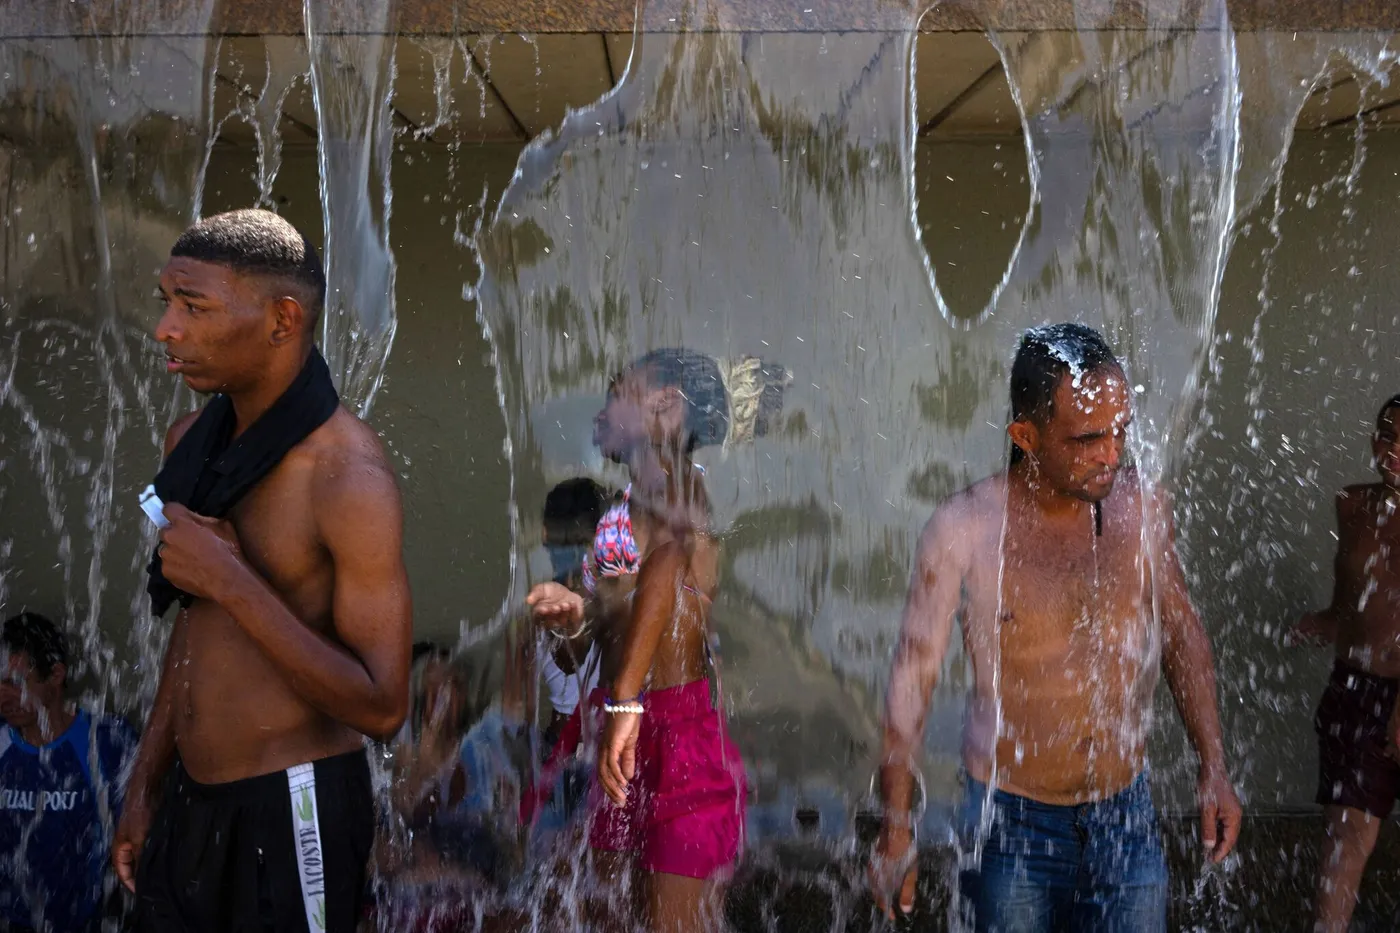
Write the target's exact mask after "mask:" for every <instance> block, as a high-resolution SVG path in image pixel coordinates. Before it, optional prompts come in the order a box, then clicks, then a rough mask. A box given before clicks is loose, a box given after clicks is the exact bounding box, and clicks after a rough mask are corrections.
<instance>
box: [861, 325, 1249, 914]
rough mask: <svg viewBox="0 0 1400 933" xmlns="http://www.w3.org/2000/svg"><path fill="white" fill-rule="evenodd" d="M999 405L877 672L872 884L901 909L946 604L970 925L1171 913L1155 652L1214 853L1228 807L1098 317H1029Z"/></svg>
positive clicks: (1206, 706)
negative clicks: (1008, 454)
mask: <svg viewBox="0 0 1400 933" xmlns="http://www.w3.org/2000/svg"><path fill="white" fill-rule="evenodd" d="M1011 408H1012V423H1011V425H1010V426H1009V427H1008V429H1007V433H1008V434H1009V435H1010V437H1011V441H1012V443H1013V444H1014V445H1015V446H1014V451H1013V455H1012V463H1011V466H1010V468H1009V469H1007V470H1006V471H1005V472H1003V473H999V474H997V475H995V476H992V477H989V478H988V479H985V480H983V481H981V482H980V483H977V484H976V485H974V486H972V487H970V488H968V489H965V490H963V491H962V492H959V493H957V494H955V495H954V496H952V497H951V498H949V499H948V500H947V501H945V502H944V503H943V504H942V505H940V506H939V507H938V509H937V511H935V512H934V515H933V518H932V519H931V520H930V521H929V523H928V525H927V527H926V528H925V529H924V532H923V536H922V538H921V540H920V544H919V550H918V555H917V563H916V565H915V568H914V572H913V579H912V582H911V583H910V587H909V596H908V601H907V603H906V605H905V610H904V619H903V630H902V634H901V638H900V642H899V647H898V649H897V653H896V656H895V662H894V669H893V672H892V674H891V677H890V685H889V696H888V702H887V709H886V718H885V749H884V763H883V767H882V770H881V787H882V790H883V796H884V801H885V808H886V810H885V822H884V827H883V830H882V833H881V836H880V840H879V843H878V846H877V849H876V853H875V858H874V863H873V865H872V876H873V878H872V880H873V882H874V885H875V889H876V893H877V896H879V897H880V898H881V902H882V903H883V904H886V905H892V903H893V901H894V899H895V898H892V897H891V894H892V893H893V894H895V895H896V897H897V901H898V904H899V907H900V909H901V910H902V911H903V912H905V913H908V912H909V911H911V910H912V909H913V901H914V881H915V878H914V868H913V867H912V860H913V857H914V850H913V832H912V828H911V825H910V809H911V803H912V797H913V790H914V786H913V785H914V776H913V771H912V769H913V767H914V756H915V754H916V751H917V749H918V745H919V741H920V738H921V736H922V734H923V726H924V716H925V714H926V711H927V708H928V702H929V696H930V694H931V692H932V690H933V687H934V684H935V682H936V681H937V679H938V675H939V672H940V671H941V670H942V667H943V661H944V658H945V656H946V654H947V650H948V642H949V639H950V637H951V634H952V630H953V623H954V620H955V619H958V618H960V619H961V622H962V631H963V640H964V644H965V647H966V652H967V655H968V657H969V658H971V660H972V665H973V673H974V683H973V687H972V690H971V694H970V696H969V697H968V709H967V713H966V718H965V727H964V733H963V764H964V768H965V770H966V778H965V782H964V783H965V788H964V794H965V796H964V803H963V811H962V815H961V818H960V823H961V833H962V845H963V851H964V855H965V856H970V857H969V858H968V859H967V860H966V861H965V862H964V871H963V874H962V881H961V894H962V898H963V909H964V910H965V911H967V912H969V913H970V914H971V920H972V922H973V927H974V928H975V929H976V930H978V931H998V933H1037V931H1047V933H1048V931H1051V930H1056V931H1073V933H1082V931H1122V933H1153V931H1165V930H1166V904H1167V877H1166V864H1165V860H1164V857H1163V853H1162V846H1161V841H1160V838H1159V836H1158V829H1157V818H1156V813H1155V811H1154V809H1153V805H1152V796H1151V790H1150V787H1149V784H1148V776H1147V762H1146V742H1147V735H1148V730H1149V727H1150V725H1151V715H1152V695H1153V692H1154V688H1155V686H1156V683H1157V673H1158V669H1159V667H1160V669H1161V670H1162V671H1163V672H1165V674H1166V676H1167V684H1168V686H1169V687H1170V688H1171V692H1172V695H1173V696H1174V697H1175V699H1176V703H1177V708H1178V709H1179V710H1180V712H1181V715H1182V719H1183V720H1184V722H1185V724H1186V730H1187V733H1188V734H1189V736H1190V739H1191V744H1192V746H1193V747H1194V748H1195V750H1196V753H1197V755H1198V756H1199V759H1200V772H1199V784H1198V794H1199V802H1200V812H1201V828H1202V835H1203V837H1204V839H1203V841H1204V845H1205V849H1206V855H1207V856H1208V857H1210V858H1212V859H1214V860H1216V861H1219V860H1221V859H1223V858H1225V856H1226V855H1227V854H1228V853H1229V852H1230V850H1231V848H1232V847H1233V846H1234V844H1235V840H1236V838H1237V836H1238V833H1239V824H1240V805H1239V801H1238V799H1237V797H1236V796H1235V791H1234V789H1233V787H1232V786H1231V784H1230V780H1229V777H1228V775H1227V773H1226V769H1225V760H1224V749H1223V747H1222V744H1221V737H1220V722H1219V717H1218V715H1217V711H1216V696H1215V674H1214V670H1213V664H1212V660H1211V652H1210V644H1209V641H1208V640H1207V638H1206V634H1205V631H1204V630H1203V629H1202V627H1201V622H1200V619H1199V618H1198V617H1197V616H1196V613H1195V611H1194V610H1193V609H1192V607H1191V603H1190V600H1189V598H1188V595H1187V590H1186V581H1185V580H1184V578H1183V576H1182V572H1181V567H1180V565H1179V564H1178V562H1177V557H1176V551H1175V546H1174V543H1173V530H1172V516H1171V504H1170V501H1169V500H1168V498H1167V496H1166V495H1165V494H1164V493H1163V492H1162V491H1160V490H1157V489H1154V488H1153V487H1152V486H1151V485H1149V484H1148V483H1146V482H1144V481H1143V480H1142V479H1141V478H1140V477H1139V476H1138V475H1137V474H1136V471H1134V470H1131V469H1129V470H1123V469H1121V460H1122V455H1123V446H1124V440H1125V436H1126V433H1127V430H1128V426H1129V423H1130V421H1131V419H1132V408H1131V405H1130V398H1129V389H1128V383H1127V381H1126V379H1125V377H1124V374H1123V370H1122V367H1121V366H1120V365H1119V363H1118V361H1117V360H1116V359H1115V358H1114V355H1113V353H1112V351H1111V350H1110V349H1109V348H1108V346H1107V344H1105V343H1104V341H1103V338H1102V337H1100V336H1099V335H1098V334H1097V333H1095V332H1094V331H1093V330H1090V329H1089V328H1087V327H1083V326H1080V325H1075V324H1059V325H1054V326H1050V327H1042V328H1037V329H1034V330H1031V331H1028V332H1027V333H1026V334H1025V336H1024V338H1023V339H1022V341H1021V345H1020V348H1019V350H1018V352H1017V354H1016V360H1015V362H1014V364H1013V366H1012V371H1011ZM1120 474H1121V475H1120ZM1118 480H1122V481H1118ZM1154 606H1155V607H1156V611H1155V612H1154ZM998 707H999V709H1000V715H998ZM989 785H990V786H989ZM979 855H980V858H978V856H979ZM901 882H902V885H901ZM896 888H899V890H898V891H897V892H896V891H895V889H896ZM886 910H887V912H890V913H891V914H892V913H893V911H892V909H891V906H886Z"/></svg>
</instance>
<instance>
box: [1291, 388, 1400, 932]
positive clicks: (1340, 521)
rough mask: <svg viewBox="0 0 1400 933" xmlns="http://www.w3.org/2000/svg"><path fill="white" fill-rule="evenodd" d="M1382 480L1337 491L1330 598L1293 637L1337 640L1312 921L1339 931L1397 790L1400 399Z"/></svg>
mask: <svg viewBox="0 0 1400 933" xmlns="http://www.w3.org/2000/svg"><path fill="white" fill-rule="evenodd" d="M1371 457H1372V463H1373V465H1374V467H1375V469H1376V471H1377V472H1378V473H1379V474H1380V482H1379V483H1370V484H1367V485H1361V486H1348V487H1347V488H1346V489H1344V490H1342V492H1341V493H1340V494H1339V495H1338V496H1337V557H1336V561H1335V563H1334V564H1333V574H1334V579H1333V589H1332V604H1331V605H1330V606H1328V607H1327V608H1326V609H1324V610H1322V611H1321V612H1310V613H1308V614H1306V615H1305V616H1303V618H1302V619H1301V620H1300V621H1299V623H1298V626H1297V627H1296V628H1295V629H1294V630H1293V632H1292V633H1290V634H1291V638H1290V641H1294V642H1311V643H1314V644H1324V645H1325V644H1335V646H1336V661H1335V663H1334V664H1333V667H1332V677H1331V679H1330V680H1329V681H1328V683H1327V689H1326V690H1324V691H1323V694H1322V701H1321V702H1320V703H1319V704H1318V708H1317V716H1316V719H1315V728H1316V729H1317V740H1318V765H1319V775H1318V787H1317V802H1318V803H1320V804H1322V808H1323V810H1322V812H1323V819H1324V822H1325V824H1326V833H1325V837H1324V839H1323V845H1322V864H1321V869H1320V871H1319V872H1318V883H1317V903H1316V907H1315V914H1314V924H1315V925H1314V927H1313V929H1314V930H1315V931H1317V933H1344V931H1345V930H1346V929H1347V926H1348V924H1350V922H1351V914H1352V911H1353V910H1355V909H1356V898H1357V892H1358V890H1359V889H1360V887H1361V876H1362V874H1363V873H1364V872H1365V870H1366V861H1367V860H1368V859H1369V858H1370V857H1371V850H1372V849H1374V848H1375V846H1376V837H1377V835H1378V834H1379V833H1380V828H1381V823H1382V822H1384V821H1385V820H1386V819H1387V818H1388V817H1389V816H1390V812H1391V810H1393V809H1394V808H1395V797H1396V794H1400V706H1397V702H1398V701H1400V570H1397V564H1396V562H1395V560H1394V559H1393V557H1392V554H1393V553H1394V552H1395V549H1396V548H1400V520H1397V519H1396V517H1395V513H1396V508H1397V506H1400V395H1397V396H1395V397H1393V398H1391V399H1390V400H1389V401H1387V402H1386V403H1385V405H1383V406H1382V407H1381V411H1380V414H1379V415H1378V416H1377V418H1376V431H1375V434H1374V435H1373V436H1372V438H1371Z"/></svg>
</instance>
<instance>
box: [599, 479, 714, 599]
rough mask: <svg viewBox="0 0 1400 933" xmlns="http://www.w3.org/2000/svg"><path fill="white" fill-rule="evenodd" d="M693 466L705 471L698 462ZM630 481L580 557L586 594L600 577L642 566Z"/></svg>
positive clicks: (688, 588) (622, 574) (627, 572)
mask: <svg viewBox="0 0 1400 933" xmlns="http://www.w3.org/2000/svg"><path fill="white" fill-rule="evenodd" d="M695 469H696V471H697V472H698V473H700V475H702V476H703V475H704V474H705V469H704V467H702V466H700V465H699V464H698V463H697V464H695ZM631 502H632V484H631V483H628V484H627V488H626V489H624V490H623V491H622V500H621V501H620V502H615V503H613V505H612V507H611V508H609V509H608V510H607V511H606V512H604V513H603V517H602V518H600V519H598V527H597V529H596V530H595V531H594V532H593V549H592V550H591V551H589V552H588V554H587V555H586V556H585V557H584V558H583V588H584V589H585V590H587V591H588V592H589V593H596V592H598V578H599V577H625V576H629V575H631V574H635V573H638V572H640V571H641V569H642V554H641V551H639V550H638V549H637V539H636V538H635V537H633V536H632V507H631ZM682 589H684V590H686V591H688V592H691V593H695V594H696V595H697V596H701V597H703V598H705V599H708V598H709V597H707V596H705V594H704V593H701V592H700V591H699V590H697V589H695V588H694V587H692V586H689V585H683V586H682Z"/></svg>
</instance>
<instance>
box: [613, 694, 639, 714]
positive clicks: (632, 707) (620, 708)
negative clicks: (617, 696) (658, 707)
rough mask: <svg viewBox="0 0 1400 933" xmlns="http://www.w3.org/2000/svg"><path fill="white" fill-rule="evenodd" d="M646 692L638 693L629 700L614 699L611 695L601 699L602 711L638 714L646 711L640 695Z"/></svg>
mask: <svg viewBox="0 0 1400 933" xmlns="http://www.w3.org/2000/svg"><path fill="white" fill-rule="evenodd" d="M645 695H646V694H643V693H639V694H637V695H636V696H635V697H633V698H632V699H630V700H623V701H621V702H616V701H614V700H613V699H612V698H611V697H609V698H607V699H605V700H603V712H605V713H636V714H638V715H640V714H642V713H645V712H646V707H645V706H643V705H642V697H643V696H645Z"/></svg>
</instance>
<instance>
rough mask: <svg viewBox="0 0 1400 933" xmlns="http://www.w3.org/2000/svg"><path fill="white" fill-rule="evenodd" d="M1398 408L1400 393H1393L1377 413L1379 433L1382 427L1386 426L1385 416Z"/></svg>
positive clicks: (1377, 429) (1399, 405)
mask: <svg viewBox="0 0 1400 933" xmlns="http://www.w3.org/2000/svg"><path fill="white" fill-rule="evenodd" d="M1397 408H1400V395H1392V396H1391V397H1390V398H1388V399H1386V402H1385V404H1384V405H1382V406H1381V410H1380V411H1379V412H1378V413H1377V414H1376V431H1377V433H1379V432H1380V430H1381V428H1383V427H1385V416H1386V415H1388V414H1390V413H1391V412H1392V411H1394V410H1395V409H1397Z"/></svg>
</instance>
